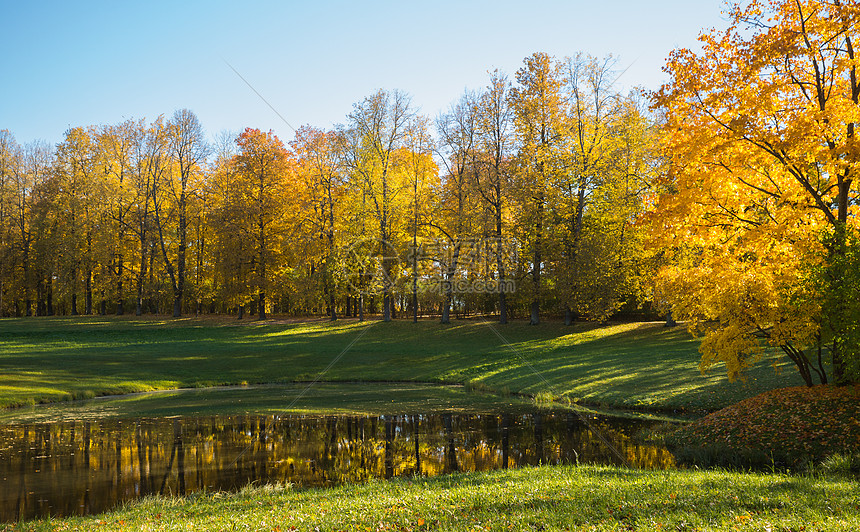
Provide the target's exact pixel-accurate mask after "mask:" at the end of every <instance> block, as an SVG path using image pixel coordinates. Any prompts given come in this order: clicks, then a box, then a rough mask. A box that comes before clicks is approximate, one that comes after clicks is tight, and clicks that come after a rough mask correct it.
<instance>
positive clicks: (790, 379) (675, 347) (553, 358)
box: [0, 317, 799, 410]
mask: <svg viewBox="0 0 860 532" xmlns="http://www.w3.org/2000/svg"><path fill="white" fill-rule="evenodd" d="M493 328H495V331H494V330H493ZM497 332H498V334H497ZM499 335H501V339H500V337H499ZM356 339H357V340H356ZM353 341H355V343H354V344H353V345H352V347H350V348H348V346H350V344H351V342H353ZM347 348H348V349H347ZM697 349H698V341H697V340H695V339H692V338H690V336H689V335H688V334H687V332H686V331H685V330H682V329H680V328H678V329H665V328H663V327H662V325H661V324H659V323H625V324H617V325H610V326H596V325H593V324H576V325H574V326H572V327H565V326H564V325H562V324H560V323H555V322H549V323H545V324H542V325H540V326H537V327H531V326H528V325H527V324H525V323H524V322H516V323H511V324H509V325H506V326H499V325H494V324H491V323H490V322H483V321H481V320H464V321H461V322H456V323H454V324H452V325H450V326H442V325H440V324H439V323H437V322H436V321H429V320H428V321H424V322H420V323H418V324H413V323H411V322H406V321H394V322H391V323H381V322H365V323H357V322H356V321H354V320H342V321H339V322H335V323H329V322H322V321H318V322H293V323H290V322H273V321H270V322H238V321H237V320H225V319H208V318H207V319H194V318H186V319H182V320H177V321H170V320H163V319H162V320H159V319H132V318H104V317H74V318H71V317H69V318H37V319H34V318H29V319H27V318H21V319H3V320H0V406H2V407H9V406H16V405H25V404H32V403H38V402H50V401H62V400H68V399H75V398H87V397H94V396H99V395H105V394H117V393H129V392H138V391H149V390H156V389H171V388H186V387H204V386H217V385H234V384H256V383H287V382H296V381H311V380H315V379H318V378H319V379H321V380H322V381H346V382H356V381H370V382H372V381H383V382H426V383H461V384H469V385H470V387H473V388H479V389H488V390H496V391H510V392H513V393H519V394H529V395H534V394H539V393H541V392H545V393H549V394H551V395H553V396H567V397H569V398H571V399H573V400H578V401H583V402H587V403H590V404H602V405H606V406H614V407H636V408H650V409H669V410H672V409H693V410H716V409H718V408H721V407H724V406H727V405H730V404H733V403H735V402H737V401H739V400H741V399H744V398H747V397H751V396H754V395H756V394H758V393H760V392H762V391H766V390H769V389H773V388H778V387H785V386H792V385H796V384H798V383H799V378H798V377H797V376H796V375H795V373H796V372H795V371H794V370H793V369H792V368H791V367H790V366H788V365H786V364H782V367H781V372H780V373H779V374H777V373H775V372H774V371H773V369H772V368H771V367H770V364H769V363H768V362H767V361H764V362H763V363H762V364H760V366H759V367H756V368H754V369H753V370H752V371H751V372H750V373H749V375H748V377H747V380H746V381H744V382H734V383H729V382H728V381H727V379H726V378H725V375H724V373H723V372H722V371H721V369H720V368H715V369H713V370H712V371H711V372H709V373H708V374H706V375H702V374H701V373H700V372H699V370H698V360H699V354H698V351H697ZM338 357H339V358H338ZM335 359H338V360H337V361H336V362H335V363H334V364H332V365H331V367H330V368H329V369H328V371H327V372H325V373H324V374H323V373H322V372H323V370H325V369H326V368H327V367H328V366H329V365H330V364H331V363H332V362H334V361H335Z"/></svg>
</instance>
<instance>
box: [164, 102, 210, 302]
mask: <svg viewBox="0 0 860 532" xmlns="http://www.w3.org/2000/svg"><path fill="white" fill-rule="evenodd" d="M207 153H208V146H207V143H206V139H205V137H204V134H203V127H202V126H201V125H200V121H199V120H198V119H197V116H196V115H195V114H194V113H192V112H191V111H189V110H188V109H180V110H178V111H176V112H175V113H174V114H173V117H172V118H171V119H170V120H169V121H168V123H167V125H166V128H165V154H164V155H165V157H166V160H165V161H164V166H165V169H164V171H162V172H160V173H159V174H158V175H157V176H156V177H157V179H154V180H153V186H154V187H155V190H156V191H157V192H158V193H157V194H155V195H154V207H155V215H156V226H157V229H158V241H159V247H160V248H161V257H162V260H163V261H164V265H165V268H166V269H167V274H168V276H169V278H170V284H171V288H172V292H173V317H174V318H178V317H180V316H181V315H182V304H183V299H184V297H185V293H186V278H187V272H188V270H187V253H188V244H189V239H188V218H189V203H191V201H192V200H193V196H194V195H195V194H196V193H197V192H198V191H199V190H200V189H201V188H202V174H203V172H204V165H205V163H206V156H207Z"/></svg>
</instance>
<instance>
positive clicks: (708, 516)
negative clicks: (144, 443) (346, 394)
mask: <svg viewBox="0 0 860 532" xmlns="http://www.w3.org/2000/svg"><path fill="white" fill-rule="evenodd" d="M858 528H860V498H858V492H857V484H856V483H854V482H850V481H846V480H840V479H838V478H830V479H827V478H816V477H811V476H806V477H796V476H784V475H779V474H743V473H728V472H724V471H682V470H677V471H633V470H627V469H620V468H612V467H599V466H582V467H543V468H528V469H520V470H512V471H496V472H492V473H481V474H470V475H455V476H447V477H435V478H413V479H400V480H394V481H391V482H371V483H368V484H361V485H350V486H341V487H336V488H332V489H328V490H326V491H325V494H324V496H323V495H322V494H321V493H320V491H319V490H313V489H312V490H292V489H289V488H283V489H279V488H272V487H263V488H257V489H246V490H244V491H242V492H240V493H237V494H210V495H197V496H192V497H188V498H173V499H167V498H151V499H145V500H143V501H139V502H136V503H133V504H130V505H128V506H127V507H125V508H122V509H119V510H117V511H114V512H110V513H107V514H103V515H97V516H87V517H81V518H68V519H54V520H48V521H33V522H28V523H21V524H17V525H7V526H6V527H5V530H9V531H12V530H27V531H42V530H45V531H47V530H104V531H114V530H115V531H120V530H143V531H147V530H148V531H156V530H165V531H166V530H267V531H271V530H280V531H286V530H400V531H419V530H451V531H457V530H463V531H465V530H469V531H476V530H547V531H548V530H784V531H788V530H794V531H800V530H807V531H812V530H846V531H847V530H850V531H853V530H857V529H858ZM0 529H2V525H0Z"/></svg>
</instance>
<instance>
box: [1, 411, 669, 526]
mask: <svg viewBox="0 0 860 532" xmlns="http://www.w3.org/2000/svg"><path fill="white" fill-rule="evenodd" d="M629 424H630V422H628V421H618V420H608V419H607V420H589V421H588V423H587V424H586V423H584V422H583V421H582V420H581V419H580V418H578V417H577V416H576V415H575V414H572V413H571V414H552V413H534V414H526V415H511V414H501V415H452V414H441V415H410V416H383V417H356V416H341V417H339V416H327V417H315V416H224V417H206V418H190V419H180V418H173V419H161V420H146V419H145V420H134V421H129V420H106V421H98V422H96V421H87V422H73V423H57V424H34V425H17V426H2V427H0V476H2V477H4V478H6V481H5V482H4V484H5V486H6V487H5V489H4V490H3V492H2V495H0V519H2V520H5V521H8V520H14V519H19V518H26V517H31V516H35V515H46V514H53V515H71V514H85V513H92V512H97V511H100V510H103V509H106V508H109V507H111V506H113V505H115V504H116V503H117V502H119V501H123V500H128V499H132V498H135V497H139V496H141V495H145V494H151V493H166V494H185V493H188V492H192V491H196V490H200V489H206V490H209V491H214V490H230V489H237V488H240V487H242V486H244V485H246V484H248V483H249V482H290V483H293V484H297V485H302V486H326V485H332V484H338V483H344V482H361V481H364V480H367V479H368V478H371V477H379V478H390V477H392V476H402V475H415V474H418V475H437V474H443V473H448V472H453V471H484V470H490V469H501V468H507V467H516V466H522V465H537V464H561V463H570V462H576V461H579V462H595V463H616V464H617V463H620V462H621V460H620V459H619V458H618V457H617V456H616V454H615V453H614V452H613V451H612V450H611V449H609V448H608V447H607V446H606V445H605V444H604V443H603V442H602V441H601V439H600V438H598V437H597V436H596V434H595V431H598V430H599V431H600V433H601V435H602V436H603V438H604V439H607V440H608V441H610V442H611V443H612V445H613V446H614V447H615V448H616V449H617V450H618V451H619V452H620V453H621V454H622V455H623V456H624V457H625V458H626V460H627V461H628V463H630V464H631V465H633V466H635V467H648V468H654V467H667V466H671V465H672V464H673V460H672V457H671V454H669V453H668V452H667V451H666V450H664V449H662V448H658V447H654V446H651V445H643V444H640V443H637V442H635V441H632V440H631V439H630V438H629V437H627V436H625V430H627V428H628V426H629ZM13 486H14V487H13Z"/></svg>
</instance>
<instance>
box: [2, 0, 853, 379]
mask: <svg viewBox="0 0 860 532" xmlns="http://www.w3.org/2000/svg"><path fill="white" fill-rule="evenodd" d="M727 14H728V16H729V19H730V21H731V25H730V27H729V28H728V29H727V30H725V31H724V32H720V31H716V30H713V31H711V32H707V33H704V34H702V36H701V37H700V40H701V42H702V51H701V52H692V51H690V50H677V51H675V52H673V53H672V54H671V56H670V57H669V60H668V62H667V65H666V67H665V72H666V73H667V74H668V76H669V82H668V83H666V84H665V85H664V86H663V87H662V88H661V89H660V91H658V92H656V93H653V94H651V95H650V97H649V103H650V105H651V108H650V109H649V110H647V111H646V110H644V109H643V107H642V105H641V103H640V101H638V100H637V98H636V97H633V96H625V95H622V94H619V93H618V92H617V91H615V90H613V86H612V85H613V81H614V73H613V71H612V61H611V60H606V61H599V60H596V59H594V58H590V57H584V56H578V57H574V58H567V59H564V60H557V59H555V58H552V57H550V56H548V55H546V54H542V53H536V54H534V55H532V56H529V57H527V58H526V59H525V60H524V62H523V65H522V67H521V68H520V69H519V70H518V71H517V72H516V74H515V77H514V79H513V80H512V81H509V80H508V79H507V78H506V77H505V75H503V74H502V73H500V72H494V73H492V74H491V75H490V79H489V82H488V84H487V86H486V87H484V88H483V89H481V90H479V91H476V92H466V93H465V94H464V95H463V96H462V97H461V98H460V99H459V100H458V101H457V102H455V103H454V104H452V105H451V107H450V109H449V110H448V111H447V112H446V113H443V114H442V115H440V116H439V117H437V118H436V119H435V121H431V120H429V119H428V118H426V117H422V116H420V115H418V114H417V113H416V112H415V110H414V108H413V107H412V105H411V102H410V100H409V97H408V96H407V95H405V94H403V93H401V92H397V91H394V92H388V91H379V92H377V93H375V94H373V95H371V96H368V97H367V98H365V99H363V100H362V101H360V102H358V103H356V104H355V106H354V108H353V111H352V113H350V114H349V116H348V118H347V121H346V124H345V125H343V126H339V127H336V128H335V129H334V130H332V131H322V130H319V129H316V128H312V127H303V128H302V129H300V130H299V131H297V132H296V135H295V138H294V139H293V141H292V142H290V143H289V146H285V145H283V144H282V143H281V141H280V140H278V139H277V138H276V137H275V136H274V135H272V134H271V133H268V134H266V133H262V132H260V131H257V130H251V129H248V130H246V131H245V132H244V133H242V134H241V135H238V136H236V137H235V138H230V137H225V138H222V139H221V142H219V143H217V144H216V146H215V147H214V148H213V147H210V146H207V145H206V143H205V141H204V139H203V135H202V133H201V130H200V126H199V124H198V123H197V120H196V118H195V117H194V115H193V114H191V113H190V112H188V111H179V112H177V113H176V114H175V115H174V116H173V117H172V118H171V119H170V120H167V121H164V120H163V119H158V120H156V121H155V122H153V123H151V124H146V123H144V122H143V121H139V122H134V121H128V122H125V123H122V124H119V125H115V126H101V127H90V128H87V129H83V128H75V129H71V130H69V131H68V132H67V134H66V138H65V140H64V141H63V142H62V143H60V144H59V145H58V146H57V147H56V149H51V148H49V147H47V146H43V145H39V144H32V145H28V146H25V147H20V146H18V145H17V144H16V143H15V142H14V140H13V138H12V137H11V135H10V134H8V133H7V132H3V133H2V134H0V312H2V313H3V314H4V315H9V314H30V313H33V312H35V313H37V314H50V313H54V312H62V313H76V312H80V311H83V312H87V313H89V312H94V310H93V302H94V301H98V303H99V305H98V306H99V310H100V311H101V312H106V311H107V310H106V305H107V304H108V302H109V303H110V304H111V305H112V306H115V307H116V309H115V310H116V311H117V312H120V313H121V312H123V311H124V303H125V301H126V300H128V299H130V298H133V299H134V300H135V302H136V303H135V307H136V311H137V312H138V313H140V312H143V311H145V310H147V309H162V308H164V307H165V306H169V305H171V304H172V306H173V312H174V315H180V314H181V313H182V312H184V311H185V312H187V311H188V309H189V308H190V307H194V308H195V311H197V312H200V311H203V310H209V311H221V312H227V311H237V312H238V313H239V315H240V316H241V313H242V312H243V309H245V308H246V306H250V307H251V309H252V310H253V311H255V312H256V313H257V314H258V315H259V316H260V317H264V316H265V314H266V312H267V311H268V309H270V308H274V309H276V310H278V311H281V312H293V313H307V312H319V313H322V312H323V311H325V312H327V313H328V314H329V315H330V316H331V317H332V319H335V318H336V317H337V316H338V313H339V312H345V313H346V314H347V315H358V316H359V317H363V313H364V309H365V307H366V306H368V307H369V308H370V309H371V310H374V311H379V312H381V313H382V314H383V316H384V318H385V319H391V318H392V317H394V315H395V313H397V312H407V311H411V312H412V315H413V317H414V318H417V315H418V313H419V311H422V310H423V311H427V310H429V309H433V310H437V309H438V311H439V312H440V313H441V315H442V320H443V321H448V320H449V319H450V313H451V310H452V308H470V309H472V310H475V311H481V312H487V313H496V314H497V315H498V316H499V319H500V321H501V322H502V323H504V322H506V321H507V319H508V317H509V315H511V314H516V315H521V316H528V317H529V319H530V322H531V323H533V324H537V323H539V321H540V319H541V313H542V312H544V313H545V312H552V313H554V314H559V315H561V314H564V315H565V316H566V318H567V320H568V321H570V320H572V319H573V318H574V317H577V316H580V317H587V318H591V319H597V320H603V319H606V318H608V317H610V316H612V315H613V314H614V313H615V312H617V311H618V310H619V309H620V308H622V306H624V305H630V306H636V305H638V304H640V303H642V302H643V301H647V300H648V299H653V300H654V302H655V304H656V305H657V306H658V307H659V308H661V309H662V310H663V311H666V312H670V313H671V316H673V317H675V318H676V319H681V320H685V321H686V322H688V324H690V327H691V329H692V330H693V331H694V332H695V333H697V334H701V335H703V338H704V339H703V342H702V368H703V369H704V368H707V367H709V366H711V365H713V364H716V363H720V364H725V367H726V368H727V370H728V373H729V376H730V377H735V376H738V375H741V374H742V372H743V371H744V370H745V369H746V368H748V367H749V366H750V365H752V364H753V363H754V362H755V360H756V359H757V358H759V356H760V355H761V354H762V353H763V352H764V351H765V350H766V349H768V348H776V349H779V350H781V351H782V352H784V353H785V355H786V356H787V357H788V358H789V359H790V360H791V361H792V362H793V363H794V364H795V365H796V366H797V369H798V371H799V373H800V375H801V376H802V378H803V379H804V381H805V382H806V383H807V384H808V385H810V386H811V385H812V384H813V383H814V382H815V377H817V380H818V381H819V382H821V383H826V382H827V381H828V373H830V374H831V375H832V376H833V377H835V380H837V381H838V382H848V381H851V380H856V379H857V376H858V375H860V303H858V302H860V252H858V249H860V247H858V246H860V238H858V234H857V229H858V228H857V218H856V214H857V208H858V203H860V197H858V194H857V190H856V186H855V185H854V180H855V175H856V173H857V172H858V167H860V143H858V141H857V137H856V132H857V124H860V81H858V79H860V78H858V72H857V69H858V62H860V60H858V58H857V56H856V52H855V48H854V46H855V42H854V38H855V36H856V35H858V34H860V5H858V4H857V2H855V1H848V2H846V1H844V0H773V1H767V2H765V1H763V0H750V1H748V2H746V3H742V4H737V5H733V6H732V7H731V8H730V10H729V11H728V13H727ZM649 112H653V113H654V116H656V119H655V118H651V116H652V115H649ZM654 272H656V276H655V275H653V273H654ZM81 296H83V300H84V301H83V304H82V303H81V302H80V301H79V298H80V297H81Z"/></svg>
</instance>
